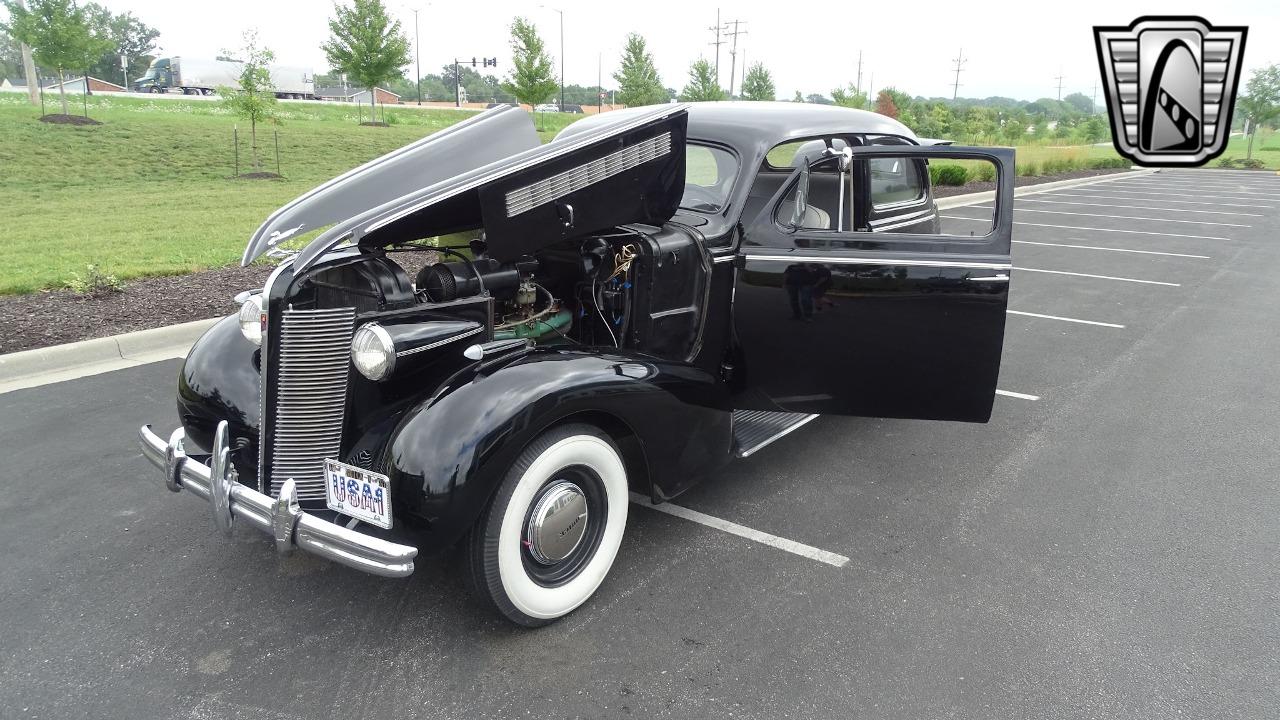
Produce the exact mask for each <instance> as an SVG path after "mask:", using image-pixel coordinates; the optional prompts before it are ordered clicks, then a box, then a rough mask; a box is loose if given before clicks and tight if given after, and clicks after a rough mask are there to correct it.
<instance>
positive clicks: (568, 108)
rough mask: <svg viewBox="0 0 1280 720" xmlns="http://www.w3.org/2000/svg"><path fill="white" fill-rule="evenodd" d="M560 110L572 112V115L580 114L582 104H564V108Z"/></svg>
mask: <svg viewBox="0 0 1280 720" xmlns="http://www.w3.org/2000/svg"><path fill="white" fill-rule="evenodd" d="M560 112H567V113H573V114H574V115H581V114H583V110H582V106H581V105H565V106H564V109H563V110H561V111H560Z"/></svg>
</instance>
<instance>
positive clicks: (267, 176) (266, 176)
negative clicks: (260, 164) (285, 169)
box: [231, 172, 284, 180]
mask: <svg viewBox="0 0 1280 720" xmlns="http://www.w3.org/2000/svg"><path fill="white" fill-rule="evenodd" d="M283 177H284V176H283V175H277V174H276V173H273V172H251V173H241V174H239V175H236V176H234V177H232V178H231V179H232V180H280V179H282V178H283Z"/></svg>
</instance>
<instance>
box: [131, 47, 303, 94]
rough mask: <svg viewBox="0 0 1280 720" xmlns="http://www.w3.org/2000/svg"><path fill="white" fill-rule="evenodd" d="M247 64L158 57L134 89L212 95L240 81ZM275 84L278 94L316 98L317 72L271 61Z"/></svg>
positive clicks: (272, 81)
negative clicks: (221, 88) (219, 89)
mask: <svg viewBox="0 0 1280 720" xmlns="http://www.w3.org/2000/svg"><path fill="white" fill-rule="evenodd" d="M243 70H244V64H243V63H240V62H237V61H234V60H207V59H204V58H184V57H178V56H175V57H168V58H156V59H155V60H152V61H151V66H150V67H148V68H147V72H146V74H145V75H143V76H142V77H140V78H138V79H137V80H134V81H133V91H134V92H149V93H167V92H172V91H174V90H177V91H180V92H182V94H184V95H212V94H214V93H215V92H217V90H218V88H219V87H223V86H231V87H234V86H235V85H237V84H239V82H240V73H241V72H242V71H243ZM267 72H268V73H269V74H270V76H271V87H272V89H273V90H274V91H275V94H276V97H278V98H292V99H299V100H314V99H315V96H316V86H315V73H314V72H312V70H311V68H308V67H301V66H297V65H274V64H273V65H268V66H267Z"/></svg>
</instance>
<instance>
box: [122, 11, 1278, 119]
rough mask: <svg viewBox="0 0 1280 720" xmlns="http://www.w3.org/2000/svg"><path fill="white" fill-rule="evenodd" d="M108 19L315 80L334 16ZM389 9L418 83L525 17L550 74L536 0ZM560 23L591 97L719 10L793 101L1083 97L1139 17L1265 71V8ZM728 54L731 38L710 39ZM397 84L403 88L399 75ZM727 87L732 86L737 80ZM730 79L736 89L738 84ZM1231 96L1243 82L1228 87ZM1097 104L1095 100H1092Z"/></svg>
mask: <svg viewBox="0 0 1280 720" xmlns="http://www.w3.org/2000/svg"><path fill="white" fill-rule="evenodd" d="M98 2H100V3H102V4H103V5H106V6H107V7H109V8H111V9H112V10H113V11H117V12H119V11H125V10H128V11H131V12H133V13H134V14H135V15H137V16H138V17H139V18H141V19H142V20H143V21H144V22H146V23H147V24H149V25H151V26H152V27H155V28H157V29H158V30H159V31H160V33H161V34H160V38H159V40H158V43H159V45H160V47H161V50H162V52H161V55H162V56H164V55H186V56H200V57H213V56H214V55H216V54H217V53H218V52H219V51H220V50H222V49H223V48H233V47H235V46H236V45H237V42H238V39H239V35H240V33H241V32H243V30H244V29H246V28H248V27H256V28H257V29H258V30H259V32H260V34H261V37H262V38H263V40H264V41H265V44H266V45H267V46H268V47H270V48H271V49H272V50H274V51H275V53H276V57H277V59H278V61H279V62H282V63H286V64H291V65H292V64H297V65H310V66H312V67H314V68H315V69H316V71H317V72H320V71H323V70H325V69H326V63H325V59H324V53H322V52H321V51H320V50H319V46H320V43H321V42H323V41H324V39H325V38H326V37H327V36H328V25H327V20H328V18H329V16H330V15H331V14H332V8H333V5H332V3H331V2H327V1H325V0H292V1H286V2H272V1H271V0H266V1H264V0H219V2H216V3H198V4H197V3H190V2H186V1H184V0H177V1H176V2H175V1H174V0H98ZM387 6H388V8H389V9H390V10H391V12H392V13H394V14H395V15H396V16H397V17H398V18H400V19H401V20H402V22H403V25H404V29H405V32H406V33H407V35H408V37H409V39H410V42H411V43H412V42H413V37H414V25H413V11H412V9H411V8H414V7H417V8H418V9H419V13H418V16H419V29H418V32H419V36H418V39H419V42H420V45H421V63H422V71H423V74H427V73H429V72H439V68H440V66H441V65H443V64H445V63H448V62H452V60H453V58H454V57H455V56H459V57H466V58H470V57H472V56H477V57H480V56H497V58H498V74H500V75H505V74H506V72H507V71H508V70H509V69H510V67H511V63H510V49H509V33H508V29H507V28H508V25H509V24H510V22H511V18H512V17H514V16H515V15H518V14H523V15H525V16H526V17H528V18H530V19H531V20H533V21H534V22H535V23H536V24H537V26H538V28H539V30H540V32H541V34H542V37H543V39H544V40H545V41H546V42H547V47H548V50H549V51H550V52H551V54H552V56H553V58H554V59H555V60H556V64H557V67H558V66H559V55H560V14H559V13H557V12H556V11H555V10H552V9H550V7H548V6H539V5H538V3H537V2H509V1H508V0H482V1H475V0H472V1H469V2H460V1H459V0H450V1H448V2H432V3H425V2H414V1H412V0H410V2H399V1H398V0H391V2H389V3H388V5H387ZM552 6H553V7H556V8H559V9H561V10H563V11H564V35H565V40H564V42H565V57H566V61H565V73H566V82H568V83H579V84H582V85H593V84H595V82H596V76H597V72H598V71H599V70H600V69H601V66H602V70H603V75H604V77H605V87H611V86H613V84H614V83H613V82H612V81H611V80H610V79H609V75H610V74H611V73H612V72H613V71H614V70H616V68H617V63H618V58H619V55H620V53H621V50H622V46H623V42H624V39H625V37H626V34H627V33H628V32H638V33H640V34H641V35H643V36H644V37H645V38H646V39H647V40H648V42H649V48H650V50H651V52H652V53H653V56H654V59H655V60H656V62H657V65H658V71H659V73H660V74H661V76H662V81H663V83H664V84H665V85H666V86H668V87H673V88H676V89H677V90H679V89H680V88H682V87H684V85H685V81H686V79H687V77H688V68H689V63H690V62H692V61H693V60H695V59H697V58H698V57H699V56H702V57H706V58H708V59H711V60H714V58H715V47H713V46H712V45H711V43H712V41H713V40H714V34H713V32H712V31H711V30H710V29H709V28H711V27H712V26H713V25H715V22H716V8H717V7H718V6H719V7H720V8H721V9H720V19H721V22H722V23H724V22H729V21H732V20H735V19H737V20H740V21H742V24H741V25H740V26H739V27H740V30H742V31H744V32H745V34H743V35H740V36H739V37H738V56H737V58H738V63H737V64H738V67H739V68H741V66H742V62H743V59H744V58H745V60H746V62H748V63H752V62H756V61H760V62H763V63H764V64H765V65H766V66H767V67H768V68H769V69H770V70H771V71H772V72H773V76H774V80H775V82H776V84H777V86H778V95H779V97H780V98H789V97H790V96H791V95H792V94H793V93H794V92H795V91H796V90H800V91H801V92H803V93H804V94H806V95H807V94H809V93H814V92H816V93H822V94H823V95H829V94H830V92H831V89H832V88H834V87H838V86H841V85H844V84H847V83H851V82H853V81H854V80H855V78H856V75H857V65H858V53H859V51H861V52H862V58H863V70H862V73H863V86H864V87H865V86H867V85H871V84H872V83H873V82H874V85H873V87H874V89H876V90H879V89H881V88H883V87H885V86H888V85H892V86H894V87H897V88H898V89H900V90H905V91H907V92H909V93H911V94H912V95H925V96H935V95H937V96H948V97H949V96H950V95H951V83H952V82H953V81H954V78H955V74H954V64H953V62H952V61H953V59H954V58H956V57H957V55H958V54H959V52H960V49H961V48H962V47H963V49H964V57H965V59H966V62H965V63H964V65H963V72H961V74H960V83H961V86H960V95H961V96H962V97H963V96H967V97H987V96H990V95H1004V96H1009V97H1014V98H1020V99H1024V100H1034V99H1036V98H1040V97H1056V95H1057V80H1056V79H1055V78H1056V77H1057V76H1058V75H1062V76H1064V79H1063V81H1062V94H1063V95H1067V94H1070V93H1072V92H1083V93H1084V94H1086V95H1092V94H1093V92H1094V84H1095V81H1096V80H1097V78H1098V64H1097V60H1096V55H1095V51H1094V45H1093V36H1092V31H1091V27H1092V26H1093V25H1095V24H1107V25H1127V24H1128V23H1129V22H1130V21H1132V20H1133V19H1134V18H1136V17H1137V16H1139V15H1142V14H1143V13H1155V12H1158V13H1160V14H1200V15H1203V16H1205V18H1206V19H1207V20H1209V22H1211V23H1216V24H1220V25H1239V24H1243V25H1248V26H1249V36H1248V41H1247V47H1246V51H1245V68H1246V74H1245V75H1244V78H1247V77H1248V74H1247V71H1248V69H1249V68H1253V67H1258V66H1261V65H1266V64H1269V63H1274V62H1280V22H1278V21H1280V2H1276V1H1275V0H1272V1H1271V2H1233V1H1230V0H1226V1H1222V2H1214V3H1208V2H1203V1H1202V2H1184V1H1181V0H1162V1H1161V2H1148V3H1144V4H1138V3H1134V4H1128V3H1120V2H1114V0H1113V1H1111V2H1097V1H1095V0H1075V1H1070V2H1004V3H979V2H946V3H928V2H903V1H902V0H885V1H881V2H877V1H876V0H862V1H861V2H857V3H839V4H836V3H829V4H828V3H819V2H804V1H803V0H800V1H797V0H784V1H781V2H780V1H779V0H770V1H765V0H740V1H739V2H735V3H732V4H730V3H723V4H718V3H716V2H704V1H702V0H681V1H679V2H670V1H668V0H648V1H646V2H636V3H620V2H579V1H578V0H557V1H556V2H554V3H553V5H552ZM722 39H725V40H728V41H730V42H731V41H732V38H722ZM729 48H730V45H729V44H726V45H722V46H721V48H720V50H721V52H720V76H721V85H723V86H726V87H727V86H728V85H729V66H730V63H731V58H730V55H729ZM407 75H408V76H410V77H412V75H413V68H412V67H410V68H408V71H407ZM738 77H739V78H740V77H741V75H740V74H739V76H738ZM740 82H741V80H740V79H739V80H738V81H737V82H735V87H736V86H737V84H739V83H740ZM1241 82H1242V83H1243V79H1242V81H1241ZM1098 98H1099V102H1101V101H1102V96H1101V93H1099V96H1098Z"/></svg>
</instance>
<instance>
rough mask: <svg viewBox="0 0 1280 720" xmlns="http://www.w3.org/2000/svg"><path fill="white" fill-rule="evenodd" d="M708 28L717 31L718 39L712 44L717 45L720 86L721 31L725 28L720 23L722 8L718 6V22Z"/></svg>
mask: <svg viewBox="0 0 1280 720" xmlns="http://www.w3.org/2000/svg"><path fill="white" fill-rule="evenodd" d="M707 29H708V30H714V31H715V33H716V41H715V42H713V43H711V44H712V45H715V46H716V87H720V46H721V45H723V44H724V41H723V40H721V39H720V31H721V30H723V29H724V26H722V25H721V24H720V8H716V24H715V25H713V26H712V27H709V28H707Z"/></svg>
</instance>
